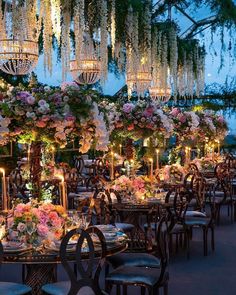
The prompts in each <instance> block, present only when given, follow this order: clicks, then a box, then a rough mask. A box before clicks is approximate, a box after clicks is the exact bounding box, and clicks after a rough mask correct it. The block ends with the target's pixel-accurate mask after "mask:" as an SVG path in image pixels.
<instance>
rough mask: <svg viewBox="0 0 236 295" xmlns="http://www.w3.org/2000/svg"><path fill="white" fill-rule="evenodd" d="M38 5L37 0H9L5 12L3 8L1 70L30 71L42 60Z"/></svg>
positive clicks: (16, 72) (0, 14)
mask: <svg viewBox="0 0 236 295" xmlns="http://www.w3.org/2000/svg"><path fill="white" fill-rule="evenodd" d="M1 3H2V1H1V0H0V8H2V5H1ZM36 6H37V4H36V2H35V1H34V0H25V2H24V3H23V2H22V3H19V2H17V1H6V2H5V9H4V13H3V12H2V10H1V9H0V70H2V71H3V72H5V73H7V74H10V75H27V74H29V73H30V72H31V71H32V70H33V68H34V67H35V66H36V64H37V62H38V57H39V48H38V36H39V33H40V27H39V22H38V20H37V16H36Z"/></svg>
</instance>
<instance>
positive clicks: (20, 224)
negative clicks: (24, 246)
mask: <svg viewBox="0 0 236 295" xmlns="http://www.w3.org/2000/svg"><path fill="white" fill-rule="evenodd" d="M17 230H18V231H19V232H20V233H23V232H24V231H25V230H26V225H25V224H24V223H22V222H19V224H18V225H17Z"/></svg>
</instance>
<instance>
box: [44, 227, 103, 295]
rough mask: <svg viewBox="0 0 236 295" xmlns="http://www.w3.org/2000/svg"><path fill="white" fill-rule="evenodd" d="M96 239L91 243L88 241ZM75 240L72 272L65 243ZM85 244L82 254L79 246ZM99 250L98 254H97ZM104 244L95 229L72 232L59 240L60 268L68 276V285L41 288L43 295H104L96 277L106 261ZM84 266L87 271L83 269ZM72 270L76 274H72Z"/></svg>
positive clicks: (60, 284) (61, 283)
mask: <svg viewBox="0 0 236 295" xmlns="http://www.w3.org/2000/svg"><path fill="white" fill-rule="evenodd" d="M91 235H93V237H96V250H95V242H94V240H93V239H92V237H91ZM72 237H77V239H78V240H77V243H76V246H75V253H74V255H75V257H73V260H76V269H74V266H73V264H71V263H70V257H71V255H72V253H71V252H70V251H69V248H70V247H71V245H70V244H69V241H70V240H71V238H72ZM85 242H86V243H87V245H86V247H87V250H86V253H84V248H83V245H84V243H85ZM97 247H100V250H99V251H98V250H97ZM106 253H107V251H106V242H105V238H104V236H103V234H102V232H101V231H100V230H99V229H98V228H96V227H89V228H88V229H87V230H86V231H84V230H82V229H73V230H71V231H70V232H68V233H67V234H66V235H65V237H64V238H63V240H62V242H61V246H60V259H61V263H62V266H63V267H64V269H65V271H66V272H67V274H68V276H69V279H70V280H69V281H64V282H57V283H52V284H47V285H44V286H43V287H42V291H43V292H44V293H43V294H49V295H67V294H68V295H107V293H106V292H105V291H103V290H101V288H100V286H99V277H100V272H101V270H102V267H103V265H104V262H105V257H106ZM85 264H87V268H85ZM75 270H76V271H75Z"/></svg>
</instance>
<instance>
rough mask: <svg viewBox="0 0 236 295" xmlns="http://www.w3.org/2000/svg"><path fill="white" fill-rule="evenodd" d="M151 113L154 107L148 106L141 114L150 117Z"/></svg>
mask: <svg viewBox="0 0 236 295" xmlns="http://www.w3.org/2000/svg"><path fill="white" fill-rule="evenodd" d="M153 113H154V109H153V107H148V108H146V110H145V111H144V112H143V115H144V116H145V117H148V118H150V117H152V115H153Z"/></svg>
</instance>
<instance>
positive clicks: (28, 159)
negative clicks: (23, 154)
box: [27, 144, 30, 165]
mask: <svg viewBox="0 0 236 295" xmlns="http://www.w3.org/2000/svg"><path fill="white" fill-rule="evenodd" d="M27 163H28V164H29V165H30V144H28V150H27Z"/></svg>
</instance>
